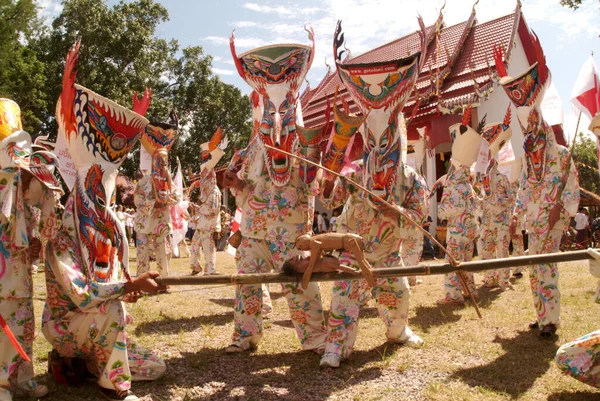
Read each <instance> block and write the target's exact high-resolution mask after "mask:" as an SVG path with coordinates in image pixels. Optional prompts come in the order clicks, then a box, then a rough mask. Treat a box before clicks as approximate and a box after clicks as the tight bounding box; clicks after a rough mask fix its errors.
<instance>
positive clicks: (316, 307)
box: [230, 30, 325, 349]
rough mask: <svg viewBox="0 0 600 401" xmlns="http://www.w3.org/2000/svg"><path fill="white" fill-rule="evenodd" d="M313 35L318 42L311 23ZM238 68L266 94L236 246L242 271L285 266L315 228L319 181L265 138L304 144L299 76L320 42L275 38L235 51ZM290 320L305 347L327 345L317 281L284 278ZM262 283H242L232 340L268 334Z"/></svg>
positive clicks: (246, 345)
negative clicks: (302, 173) (301, 140)
mask: <svg viewBox="0 0 600 401" xmlns="http://www.w3.org/2000/svg"><path fill="white" fill-rule="evenodd" d="M309 34H310V35H309V37H310V39H311V41H313V44H314V38H313V33H312V30H311V31H310V32H309ZM231 49H232V54H233V58H234V62H235V64H236V67H237V70H238V72H239V74H240V76H241V77H242V78H243V79H244V80H245V81H246V82H247V83H248V84H249V85H250V86H252V87H253V89H254V90H256V92H258V94H259V95H260V101H261V102H262V107H263V109H262V110H263V115H262V117H261V120H260V125H259V129H258V132H257V134H256V137H257V138H258V140H255V141H253V142H252V143H251V144H250V145H249V146H248V150H247V151H248V155H247V156H246V160H247V163H249V165H248V168H247V169H245V170H244V171H240V174H243V175H244V177H243V178H244V182H245V184H246V186H247V188H248V190H249V192H248V194H247V202H248V206H249V207H248V208H246V209H245V210H244V215H243V220H242V225H241V226H240V230H241V231H242V235H243V239H242V242H241V245H240V246H239V248H238V250H237V253H236V264H237V271H238V274H244V273H262V272H268V271H271V270H276V271H279V270H280V269H281V267H282V265H283V263H284V262H285V261H286V260H287V259H289V258H291V257H293V256H295V255H299V254H303V253H302V252H300V251H297V250H296V249H295V248H294V244H295V241H296V238H297V237H298V236H299V235H303V234H306V233H308V232H310V230H311V227H312V220H313V213H314V196H315V194H317V193H318V186H317V184H316V182H312V183H307V182H306V181H305V180H303V178H301V176H300V169H299V165H298V163H297V162H296V161H295V160H293V159H292V158H290V157H289V156H285V155H282V154H279V153H276V152H274V151H273V150H270V149H267V148H266V147H265V145H269V146H275V147H277V148H280V149H282V150H285V151H288V152H292V153H293V152H298V149H297V145H296V144H297V131H296V123H297V122H296V120H297V119H298V118H301V115H300V113H299V111H297V110H296V102H297V97H296V94H297V92H298V89H299V86H300V83H301V82H302V81H303V79H304V77H305V76H306V73H307V72H308V69H309V68H310V65H311V63H312V59H313V55H314V46H312V47H311V46H305V45H297V44H293V45H292V44H290V45H272V46H265V47H261V48H258V49H254V50H251V51H248V52H246V53H243V54H241V55H240V56H239V57H238V56H237V55H236V54H235V46H234V38H233V36H232V38H231ZM282 288H283V292H284V295H285V297H286V298H287V300H288V306H289V308H290V315H291V319H292V323H293V324H294V327H295V329H296V333H297V334H298V337H299V339H300V342H301V344H302V347H303V348H304V349H322V348H323V346H324V337H325V322H324V317H323V308H322V306H321V296H320V293H319V286H318V284H317V283H311V284H310V285H309V286H308V288H306V289H302V288H301V286H300V285H299V284H286V285H282ZM262 297H263V294H262V286H260V285H240V286H237V287H236V300H235V306H234V319H235V323H234V333H233V339H232V346H233V347H235V348H239V349H250V348H253V347H256V346H257V344H258V342H259V341H260V339H261V337H262V320H263V319H262V311H261V305H262ZM230 348H231V347H230Z"/></svg>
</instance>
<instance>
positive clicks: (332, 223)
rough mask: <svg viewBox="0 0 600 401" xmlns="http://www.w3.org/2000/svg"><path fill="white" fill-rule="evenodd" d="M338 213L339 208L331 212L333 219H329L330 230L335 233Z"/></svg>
mask: <svg viewBox="0 0 600 401" xmlns="http://www.w3.org/2000/svg"><path fill="white" fill-rule="evenodd" d="M338 215H339V213H338V211H337V210H334V211H333V212H331V220H329V231H331V232H332V233H334V232H335V231H336V230H337V226H336V223H337V217H338Z"/></svg>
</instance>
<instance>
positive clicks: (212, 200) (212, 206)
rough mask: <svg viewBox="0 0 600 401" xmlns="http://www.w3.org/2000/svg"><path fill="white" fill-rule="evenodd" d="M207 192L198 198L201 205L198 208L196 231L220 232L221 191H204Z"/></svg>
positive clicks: (216, 189) (215, 189)
mask: <svg viewBox="0 0 600 401" xmlns="http://www.w3.org/2000/svg"><path fill="white" fill-rule="evenodd" d="M205 190H206V192H208V193H207V194H204V193H203V194H202V196H201V197H200V198H201V200H202V203H201V204H200V207H199V208H198V217H199V218H198V223H197V224H196V229H197V230H202V231H205V232H208V233H211V232H220V231H221V213H220V208H221V191H219V188H218V187H216V186H215V187H213V188H211V189H204V188H203V191H205Z"/></svg>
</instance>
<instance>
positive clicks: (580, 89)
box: [571, 56, 600, 170]
mask: <svg viewBox="0 0 600 401" xmlns="http://www.w3.org/2000/svg"><path fill="white" fill-rule="evenodd" d="M571 103H572V104H573V106H575V108H576V109H577V110H579V111H580V112H581V113H583V114H584V115H586V116H587V117H588V118H589V119H590V120H591V119H593V118H594V116H595V115H596V114H598V113H599V112H600V78H598V68H596V64H595V63H594V59H593V57H592V56H590V58H589V59H587V61H586V62H585V63H584V64H583V66H582V67H581V70H580V71H579V76H578V77H577V81H575V87H574V88H573V94H572V96H571ZM575 135H577V133H575ZM596 147H597V149H598V150H597V152H598V168H599V170H600V139H597V140H596Z"/></svg>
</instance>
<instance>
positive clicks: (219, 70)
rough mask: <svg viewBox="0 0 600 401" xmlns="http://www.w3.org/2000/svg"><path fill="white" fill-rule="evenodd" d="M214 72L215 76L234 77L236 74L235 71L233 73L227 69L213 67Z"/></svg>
mask: <svg viewBox="0 0 600 401" xmlns="http://www.w3.org/2000/svg"><path fill="white" fill-rule="evenodd" d="M212 71H213V72H214V73H215V74H218V75H233V74H235V71H233V70H227V69H225V68H215V67H213V69H212Z"/></svg>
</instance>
